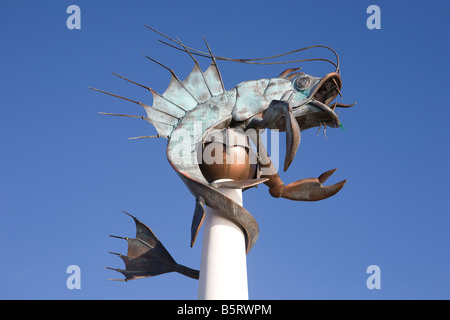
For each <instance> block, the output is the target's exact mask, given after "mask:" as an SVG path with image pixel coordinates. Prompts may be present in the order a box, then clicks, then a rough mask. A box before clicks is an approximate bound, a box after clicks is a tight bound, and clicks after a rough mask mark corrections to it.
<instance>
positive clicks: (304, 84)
mask: <svg viewBox="0 0 450 320" xmlns="http://www.w3.org/2000/svg"><path fill="white" fill-rule="evenodd" d="M310 84H311V78H310V77H308V76H301V77H299V78H297V80H295V87H296V88H297V89H298V90H305V89H306V88H308V87H309V85H310Z"/></svg>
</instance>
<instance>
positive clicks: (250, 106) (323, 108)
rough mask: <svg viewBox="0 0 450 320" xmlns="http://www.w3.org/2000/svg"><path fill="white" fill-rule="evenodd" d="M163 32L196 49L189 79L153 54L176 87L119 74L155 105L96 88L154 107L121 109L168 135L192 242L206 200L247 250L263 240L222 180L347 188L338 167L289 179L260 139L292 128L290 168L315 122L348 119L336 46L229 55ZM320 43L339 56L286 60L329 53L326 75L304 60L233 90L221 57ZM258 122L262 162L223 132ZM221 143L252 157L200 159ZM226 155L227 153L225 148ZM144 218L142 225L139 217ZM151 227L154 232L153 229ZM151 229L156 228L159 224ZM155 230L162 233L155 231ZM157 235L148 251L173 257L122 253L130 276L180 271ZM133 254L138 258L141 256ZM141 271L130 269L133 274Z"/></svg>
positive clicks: (296, 189) (317, 189) (279, 189)
mask: <svg viewBox="0 0 450 320" xmlns="http://www.w3.org/2000/svg"><path fill="white" fill-rule="evenodd" d="M149 28H150V27H149ZM150 29H152V28H150ZM152 30H153V31H156V30H154V29H152ZM156 32H157V33H159V34H160V35H162V36H164V37H166V38H167V39H169V41H171V42H172V44H168V45H170V46H172V47H174V48H176V49H178V50H181V51H184V52H186V53H188V54H189V56H190V57H191V58H192V60H193V62H194V68H193V70H192V72H191V73H190V74H189V75H188V77H187V78H186V79H185V80H180V79H179V78H178V77H177V76H176V74H175V73H174V72H173V70H171V69H170V68H168V67H166V66H164V65H162V64H161V63H159V62H157V61H155V60H153V59H151V58H149V57H147V58H149V59H150V60H152V61H154V62H156V63H158V64H159V65H161V66H162V67H164V68H166V69H167V70H168V71H169V72H170V74H171V81H170V84H169V87H168V88H167V89H166V91H165V92H164V93H162V94H159V93H157V92H155V91H154V90H153V89H151V88H149V87H147V86H144V85H141V84H138V83H136V82H134V81H131V80H129V79H127V78H125V77H122V76H119V77H121V78H123V79H125V80H127V81H129V82H131V83H133V84H137V85H139V86H141V87H143V88H145V89H147V90H149V91H150V92H151V93H152V95H153V106H148V105H146V104H144V103H141V102H138V101H134V100H131V99H128V98H124V97H121V96H118V95H115V94H111V93H108V92H104V91H100V90H97V89H94V90H97V91H100V92H103V93H106V94H109V95H112V96H115V97H119V98H121V99H124V100H127V101H131V102H133V103H136V104H139V105H140V106H142V107H143V108H144V109H145V111H146V113H147V116H146V117H139V116H129V115H119V116H128V117H136V118H142V119H144V120H146V121H148V122H150V123H151V124H152V125H153V126H154V127H155V128H156V130H157V132H158V135H157V137H162V138H166V139H167V140H168V145H167V152H166V154H167V159H168V160H169V163H170V164H171V166H172V167H173V168H174V169H175V171H176V172H177V173H178V175H179V176H180V178H181V179H182V181H183V182H184V183H185V184H186V186H187V188H188V189H189V190H190V192H191V193H192V195H193V196H194V197H195V199H196V205H195V210H194V217H193V220H192V226H191V246H192V245H194V243H195V239H196V236H197V234H198V231H199V229H200V228H201V225H202V222H203V218H204V214H205V213H204V205H207V206H209V207H211V208H213V209H218V210H220V212H222V213H223V215H224V216H225V217H226V218H228V219H230V220H232V221H234V222H235V223H236V224H237V225H238V226H240V227H241V228H242V230H243V232H244V234H245V237H246V250H247V252H249V251H250V250H251V248H252V247H253V245H254V244H255V243H256V240H257V238H258V234H259V229H258V225H257V223H256V221H255V219H254V218H253V216H252V215H251V214H250V213H249V212H248V211H247V210H246V209H245V208H243V207H242V206H241V205H239V204H238V203H236V202H234V201H232V200H230V199H229V198H227V197H225V196H224V195H222V194H221V193H220V192H219V191H218V188H219V187H220V188H224V187H225V188H226V187H228V188H242V189H246V188H249V187H252V186H255V185H258V184H260V183H264V184H266V185H267V186H268V187H269V193H270V194H271V195H272V196H273V197H283V198H286V199H291V200H297V201H317V200H322V199H326V198H328V197H330V196H332V195H334V194H336V193H337V192H338V191H339V190H341V188H342V187H343V186H344V184H345V182H346V180H344V181H341V182H339V183H336V184H334V185H331V186H323V183H324V182H325V181H326V180H327V179H328V178H329V177H330V176H331V174H333V173H334V171H335V170H336V169H333V170H329V171H326V172H325V173H323V174H322V175H320V176H319V177H318V178H306V179H300V180H298V181H296V182H293V183H290V184H288V185H284V183H283V182H282V180H281V179H280V176H279V174H278V172H277V170H276V168H275V167H274V165H273V164H272V161H271V159H270V157H269V156H268V154H267V152H266V151H265V149H264V146H261V145H260V143H259V132H260V130H262V129H277V130H280V131H286V155H285V160H284V166H283V169H284V171H286V170H287V169H288V168H289V166H290V164H291V163H292V161H293V159H294V157H295V154H296V152H297V149H298V147H299V144H300V137H301V132H302V131H304V130H306V129H309V128H313V127H319V128H321V127H323V128H324V130H325V129H326V128H337V127H339V126H340V125H341V123H340V120H339V118H338V116H337V114H336V113H335V109H336V108H348V107H350V106H352V105H345V104H341V103H337V102H334V103H333V101H334V100H335V98H336V97H337V96H338V95H340V94H341V93H340V91H341V87H342V81H341V77H340V70H339V58H338V56H337V54H336V52H335V51H334V50H332V49H331V48H328V47H326V46H312V47H308V48H302V49H299V50H295V51H293V52H289V53H285V54H281V55H278V56H273V57H266V58H259V59H229V58H224V57H219V56H215V55H213V54H212V53H211V51H210V48H209V46H208V45H207V43H206V41H205V43H206V46H207V48H208V53H205V52H201V51H198V50H195V49H193V48H190V47H186V46H185V45H184V44H183V43H182V42H181V41H179V40H174V39H172V38H170V37H168V36H166V35H163V34H162V33H160V32H158V31H156ZM166 44H167V43H166ZM317 47H322V48H327V49H328V50H330V51H332V52H333V53H334V54H335V55H336V63H334V62H332V61H330V60H327V59H319V58H317V59H304V60H293V61H285V62H286V63H287V62H300V61H313V60H321V61H327V62H329V63H331V64H333V65H334V66H335V71H333V72H331V73H328V74H326V75H325V76H324V77H321V78H320V77H314V76H311V75H308V74H304V73H303V72H299V71H298V70H300V68H298V67H296V68H289V69H286V70H285V71H283V72H281V74H280V75H279V76H278V77H275V78H267V79H259V80H251V81H245V82H242V83H240V84H238V85H237V86H236V87H234V88H232V89H230V90H228V91H227V90H225V86H224V84H223V81H222V77H221V75H220V72H219V69H218V67H217V63H216V60H229V61H235V62H241V63H253V64H270V63H269V62H264V61H265V60H267V59H272V58H276V57H281V56H284V55H287V54H292V53H295V52H300V51H303V50H307V49H310V48H317ZM194 55H199V56H205V57H208V58H209V59H210V60H211V64H210V66H209V68H208V69H207V70H206V71H204V72H203V71H202V70H201V68H200V66H199V64H198V62H197V60H196V59H195V58H194ZM274 63H277V62H274ZM112 115H118V114H112ZM252 129H253V130H254V131H256V132H257V134H256V136H255V135H250V136H249V137H250V138H251V139H252V142H253V143H254V144H255V145H256V146H257V150H254V152H255V153H256V157H257V158H256V159H258V161H257V163H256V164H255V163H251V161H250V157H251V156H252V152H251V150H250V148H249V145H248V141H246V142H240V143H234V144H231V145H230V143H227V142H226V139H225V138H223V137H225V135H226V133H225V135H224V134H223V132H227V131H226V130H228V131H230V130H231V131H232V132H234V131H235V130H242V131H243V132H244V136H245V132H246V130H247V131H248V130H252ZM224 130H225V131H224ZM215 132H219V133H220V134H219V137H220V136H221V135H222V138H219V139H217V137H216V139H211V138H210V137H211V135H212V134H214V133H215ZM236 136H239V134H236ZM149 137H154V136H149ZM247 140H248V138H247ZM219 145H223V146H224V148H223V156H224V158H222V160H224V159H225V154H230V153H233V154H236V155H238V154H242V153H243V154H244V159H245V161H244V163H243V164H236V163H234V164H230V163H227V162H226V161H225V163H224V164H220V165H217V164H215V163H212V164H208V163H206V165H205V162H204V161H203V160H205V159H204V158H203V159H200V160H202V161H199V154H200V155H204V153H205V150H207V149H208V148H212V149H215V150H218V149H217V148H216V147H217V146H219ZM216 156H217V154H213V155H212V157H213V158H214V157H216ZM253 156H254V154H253ZM220 157H222V155H219V158H220ZM221 178H229V179H233V180H234V181H231V182H230V181H228V182H220V183H217V182H215V180H217V179H221ZM136 221H137V220H136ZM139 223H140V222H139ZM136 224H137V225H138V221H137V222H136ZM139 228H141V229H145V228H144V227H143V226H142V224H139ZM139 228H138V229H139ZM147 228H148V227H147ZM146 232H147V234H148V231H146ZM150 233H151V234H152V235H153V233H152V232H151V231H150ZM151 238H152V239H153V238H154V239H156V237H154V235H153V236H152V237H151ZM155 241H156V240H155ZM136 243H138V244H139V243H140V242H136V241H134V242H133V241H132V242H131V243H130V242H129V253H130V250H131V252H134V251H133V250H134V249H133V248H134V247H136ZM156 243H157V244H158V248H159V249H158V250H156V251H154V250H155V249H156V247H155V249H153V251H148V252H152V253H151V254H150V253H147V255H148V256H150V257H152V259H155V260H157V261H161V259H162V260H164V259H165V260H164V261H165V263H157V264H155V265H154V268H155V270H153V271H152V270H147V269H145V268H150V269H151V268H152V265H151V264H148V265H146V267H139V266H141V264H133V263H132V262H130V260H127V259H129V258H125V259H124V258H123V256H121V257H122V258H123V259H124V261H125V263H126V265H127V270H126V271H123V270H119V271H120V272H122V273H124V274H125V276H126V277H128V276H127V275H129V274H130V273H128V269H129V267H130V268H132V267H133V268H137V269H140V270H130V272H133V273H132V274H135V275H138V274H140V273H139V272H143V273H142V274H143V275H144V274H147V275H144V276H152V275H155V274H160V273H165V272H171V271H179V270H177V267H176V266H177V264H175V263H174V261H173V259H172V258H171V257H170V255H168V253H167V252H166V251H165V249H164V247H162V245H161V244H160V242H159V241H156ZM130 247H131V249H130ZM155 252H156V253H155ZM168 257H170V258H168ZM142 258H144V257H142ZM133 259H136V257H134V258H133ZM139 259H140V258H139ZM131 261H136V260H131ZM137 265H139V266H137ZM146 272H147V273H146ZM152 272H153V273H152ZM136 277H137V276H132V277H131V276H130V279H131V278H136ZM127 279H128V278H127Z"/></svg>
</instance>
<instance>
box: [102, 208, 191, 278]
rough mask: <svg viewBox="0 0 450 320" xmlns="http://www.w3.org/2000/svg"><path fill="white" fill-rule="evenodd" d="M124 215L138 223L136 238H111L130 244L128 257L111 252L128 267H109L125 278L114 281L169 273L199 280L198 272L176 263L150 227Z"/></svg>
mask: <svg viewBox="0 0 450 320" xmlns="http://www.w3.org/2000/svg"><path fill="white" fill-rule="evenodd" d="M124 213H126V214H127V215H129V216H130V217H132V218H133V219H134V221H135V223H136V238H128V237H118V236H111V237H114V238H119V239H124V240H127V242H128V253H127V255H126V256H124V255H122V254H120V253H113V252H111V253H112V254H115V255H118V256H119V257H120V258H122V260H123V262H124V263H125V267H126V268H125V270H123V269H115V268H109V267H107V269H110V270H115V271H118V272H120V273H122V274H123V275H124V276H125V279H113V280H118V281H128V280H133V279H139V278H147V277H153V276H157V275H159V274H164V273H168V272H178V273H180V274H183V275H185V276H187V277H190V278H193V279H198V278H199V271H198V270H194V269H191V268H188V267H185V266H183V265H180V264H178V263H176V261H175V260H174V259H173V258H172V256H171V255H170V253H169V252H168V251H167V250H166V248H164V246H163V244H162V243H161V241H159V239H158V238H157V237H156V236H155V234H154V233H153V231H152V230H151V229H150V228H149V227H147V226H146V225H145V224H143V223H142V222H140V221H139V220H138V219H137V218H136V217H134V216H132V215H131V214H129V213H127V212H125V211H124Z"/></svg>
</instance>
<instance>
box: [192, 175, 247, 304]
mask: <svg viewBox="0 0 450 320" xmlns="http://www.w3.org/2000/svg"><path fill="white" fill-rule="evenodd" d="M222 181H223V180H222ZM220 192H221V193H222V194H223V195H225V196H226V197H228V198H230V199H232V200H233V201H235V202H237V203H239V204H240V205H242V190H241V189H220ZM205 211H206V213H205V220H204V222H203V228H204V229H203V242H202V253H201V263H200V279H199V287H198V299H199V300H248V284H247V256H246V252H245V236H244V233H243V232H242V230H241V228H240V227H239V226H237V225H236V224H235V223H234V222H232V221H231V220H229V219H227V218H224V217H223V216H221V215H220V212H218V210H215V209H211V208H209V207H206V206H205Z"/></svg>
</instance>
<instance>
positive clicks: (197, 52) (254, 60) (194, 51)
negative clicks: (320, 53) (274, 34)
mask: <svg viewBox="0 0 450 320" xmlns="http://www.w3.org/2000/svg"><path fill="white" fill-rule="evenodd" d="M145 27H147V28H149V29H150V30H152V31H154V32H156V33H158V34H159V35H161V36H163V37H165V38H166V39H168V40H170V41H172V42H173V43H176V44H177V45H182V44H181V43H180V42H178V41H177V40H175V39H173V38H171V37H169V36H167V35H165V34H163V33H162V32H159V31H158V30H156V29H153V28H151V27H149V26H147V25H146V26H145ZM158 41H159V42H161V43H163V44H165V45H167V46H170V47H172V48H174V49H177V50H180V51H184V52H186V48H187V49H188V50H190V51H191V53H192V54H195V55H197V56H201V57H205V58H210V57H211V55H209V54H207V53H206V52H203V51H200V50H197V49H194V48H192V47H188V46H185V45H182V46H183V47H184V48H179V47H177V46H174V45H171V44H169V43H167V42H164V41H162V40H158ZM313 48H325V49H327V50H330V51H331V52H332V53H333V54H334V56H335V57H336V63H335V62H333V61H331V60H328V59H324V58H313V59H297V60H289V61H279V62H259V61H261V60H268V59H275V58H279V57H283V56H286V55H290V54H294V53H297V52H300V51H305V50H309V49H313ZM214 57H215V58H216V59H218V60H224V61H233V62H240V63H248V64H260V65H274V64H288V63H295V62H307V61H325V62H328V63H331V64H332V65H333V66H334V67H335V68H336V71H335V72H337V73H340V69H339V63H340V62H339V55H338V54H337V52H336V51H335V50H333V49H332V48H330V47H328V46H324V45H313V46H309V47H304V48H300V49H296V50H293V51H289V52H285V53H281V54H277V55H274V56H269V57H262V58H251V59H248V58H245V59H234V58H226V57H221V56H214Z"/></svg>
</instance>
